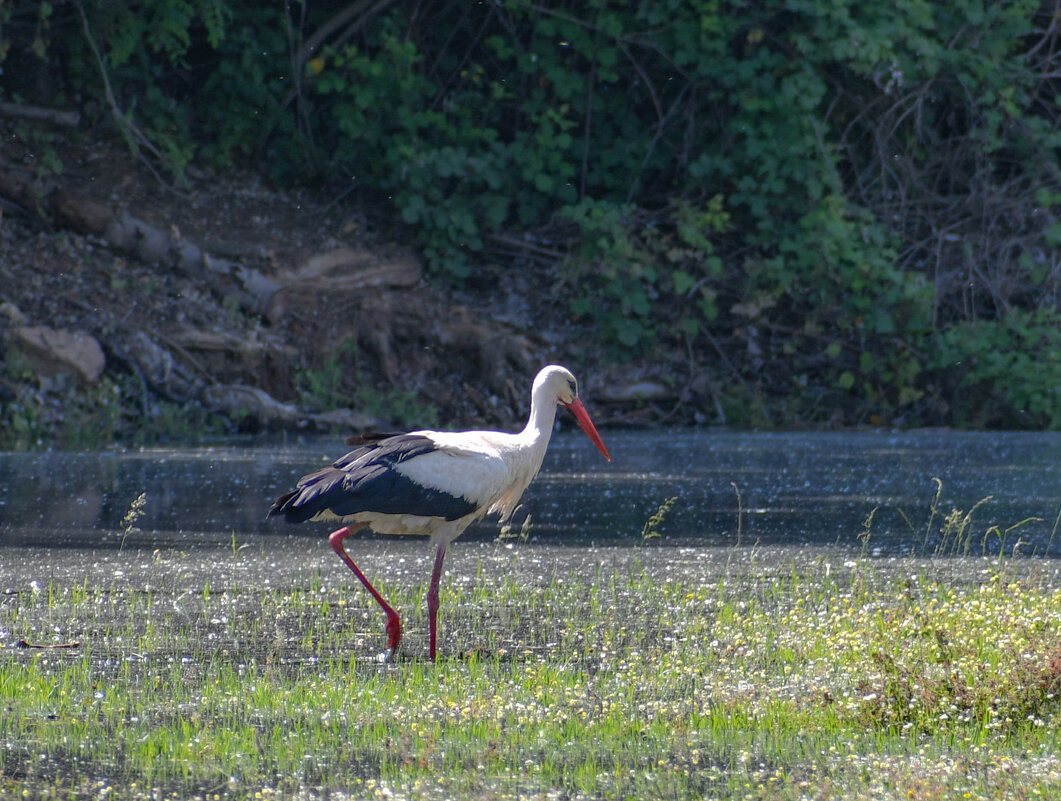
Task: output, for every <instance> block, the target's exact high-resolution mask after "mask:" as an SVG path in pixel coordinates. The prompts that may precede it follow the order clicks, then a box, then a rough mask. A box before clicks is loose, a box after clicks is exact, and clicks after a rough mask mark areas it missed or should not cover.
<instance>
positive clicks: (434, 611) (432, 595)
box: [427, 542, 446, 662]
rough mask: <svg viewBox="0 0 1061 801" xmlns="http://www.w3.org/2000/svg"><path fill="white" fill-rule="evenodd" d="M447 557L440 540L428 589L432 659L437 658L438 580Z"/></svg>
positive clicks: (444, 547) (443, 544) (444, 546)
mask: <svg viewBox="0 0 1061 801" xmlns="http://www.w3.org/2000/svg"><path fill="white" fill-rule="evenodd" d="M445 558H446V543H444V542H440V543H439V545H438V551H436V552H435V569H434V570H432V571H431V586H430V587H428V590H427V615H428V624H429V626H430V627H431V661H432V662H433V661H434V660H435V640H436V636H435V635H436V633H437V631H438V582H439V579H441V578H442V560H443V559H445Z"/></svg>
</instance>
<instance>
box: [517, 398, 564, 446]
mask: <svg viewBox="0 0 1061 801" xmlns="http://www.w3.org/2000/svg"><path fill="white" fill-rule="evenodd" d="M547 394H548V393H545V392H538V393H535V394H534V395H533V396H532V397H531V410H530V417H528V418H527V425H526V426H525V427H524V429H523V431H522V432H520V439H522V440H524V441H526V442H527V443H528V444H533V446H534V447H537V448H541V449H542V451H543V452H544V451H545V449H546V448H547V447H549V438H550V437H551V436H552V434H553V424H554V423H555V422H556V406H557V403H556V398H554V397H544V396H545V395H547Z"/></svg>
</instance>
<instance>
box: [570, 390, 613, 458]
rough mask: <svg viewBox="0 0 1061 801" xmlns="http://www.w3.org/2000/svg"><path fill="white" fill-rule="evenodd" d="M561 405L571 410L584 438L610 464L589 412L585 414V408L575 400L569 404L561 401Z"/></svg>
mask: <svg viewBox="0 0 1061 801" xmlns="http://www.w3.org/2000/svg"><path fill="white" fill-rule="evenodd" d="M561 404H562V405H563V406H566V407H567V408H568V409H570V410H571V413H572V414H573V415H574V416H575V419H576V420H578V424H579V425H580V426H582V430H583V431H585V432H586V436H587V437H589V438H590V440H591V441H592V442H593V444H594V445H596V446H597V450H599V451H600V452H601V453H603V454H604V458H605V459H607V460H608V461H609V462H610V461H611V460H612V457H611V456H609V455H608V449H607V448H605V447H604V440H602V439H601V438H600V434H598V433H597V429H596V427H595V426H594V425H593V421H592V420H590V419H589V412H587V411H586V407H585V406H583V405H582V401H580V400H579V399H578V398H575V399H574V400H573V401H571V403H563V401H561Z"/></svg>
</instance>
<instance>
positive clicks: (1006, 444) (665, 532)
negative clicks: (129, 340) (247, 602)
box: [0, 430, 1061, 556]
mask: <svg viewBox="0 0 1061 801" xmlns="http://www.w3.org/2000/svg"><path fill="white" fill-rule="evenodd" d="M604 439H605V441H606V442H607V444H608V447H609V450H610V451H611V454H612V461H611V462H610V463H609V462H605V461H604V460H603V459H602V458H601V457H600V454H599V453H598V452H597V451H596V449H595V448H593V446H592V445H591V444H590V443H589V442H588V440H586V439H585V437H584V436H582V434H581V433H580V432H572V431H563V432H561V433H559V434H558V435H557V436H556V437H554V440H553V443H552V445H551V446H550V450H549V453H548V455H547V457H546V460H545V463H544V465H543V468H542V472H541V474H540V475H539V477H538V479H537V480H536V481H535V483H534V484H532V485H531V487H530V489H529V490H528V491H527V493H526V495H525V496H524V499H523V506H522V508H521V509H520V510H519V511H518V512H517V514H516V517H515V526H514V528H515V529H517V530H518V529H519V528H520V524H521V523H522V521H523V520H524V519H525V517H526V516H527V515H529V516H530V527H529V535H530V537H531V539H532V540H536V541H539V542H543V543H550V544H562V543H572V544H586V543H598V544H612V545H622V544H634V543H637V542H639V541H640V539H641V533H642V528H643V526H644V524H645V522H646V521H647V519H648V518H649V517H650V516H651V515H652V514H653V513H654V512H655V511H656V510H657V509H658V508H659V506H660V504H661V503H663V502H664V501H665V500H666V499H668V498H672V497H674V498H676V500H675V502H674V504H673V506H672V508H671V510H670V512H669V513H668V514H667V515H666V517H665V518H664V520H663V522H662V524H661V526H660V527H659V531H660V534H661V537H660V538H659V539H654V540H653V542H652V544H654V545H664V546H666V545H682V546H688V545H704V546H716V545H729V544H737V542H738V541H739V542H740V544H746V545H751V544H754V543H760V544H763V545H767V544H769V545H780V546H809V545H817V546H824V545H835V544H837V543H839V544H841V545H848V546H852V547H859V548H861V547H862V540H860V539H859V537H860V535H864V534H865V533H866V532H867V530H868V532H869V539H868V543H867V547H868V548H869V549H870V551H871V552H874V553H908V552H912V551H915V550H917V549H919V548H922V547H924V544H925V541H926V538H927V540H928V544H929V548H931V547H932V546H933V537H934V536H937V535H938V531H939V529H940V522H941V517H940V516H941V515H946V514H947V513H948V512H950V511H951V510H952V509H955V508H957V509H959V510H961V511H962V512H968V511H969V510H970V509H972V508H973V507H974V506H975V505H976V504H978V503H980V502H981V501H982V503H981V505H980V506H978V507H977V508H976V510H975V512H974V513H973V515H972V517H971V520H970V523H969V526H968V532H969V533H970V534H971V535H972V536H971V538H970V541H971V542H972V543H973V544H974V550H975V552H977V553H979V552H980V550H981V549H982V547H983V546H984V544H986V548H987V550H988V551H993V550H996V549H1001V548H1003V547H1005V548H1006V549H1007V550H1008V549H1010V548H1011V547H1012V545H1013V544H1014V543H1016V542H1017V541H1018V539H1019V540H1020V542H1021V544H1020V546H1019V547H1020V549H1021V550H1022V552H1025V553H1029V552H1037V553H1040V554H1041V553H1046V552H1047V550H1048V547H1049V553H1050V555H1055V556H1056V555H1061V550H1059V545H1058V543H1057V541H1056V540H1057V538H1055V537H1053V536H1052V535H1053V532H1054V528H1055V522H1056V520H1057V517H1058V513H1059V510H1061V481H1059V479H1061V476H1059V467H1058V465H1059V464H1061V435H1058V434H1043V433H967V432H953V431H916V432H903V433H894V432H857V433H850V432H843V433H839V432H838V433H813V434H808V433H747V432H740V433H738V432H720V431H708V430H673V431H648V432H645V431H636V432H635V431H606V432H604ZM346 450H347V448H346V447H345V446H344V445H343V444H342V442H341V441H340V440H339V438H332V437H326V438H314V439H303V440H298V441H289V442H287V443H283V444H276V443H271V444H262V443H260V442H256V443H246V444H228V445H223V446H213V447H190V448H144V449H141V450H136V451H127V452H106V453H66V452H51V453H2V454H0V544H9V545H33V544H42V545H51V546H64V545H80V546H85V545H99V546H105V545H108V544H111V545H117V544H118V542H119V540H120V539H121V537H122V531H121V521H122V518H123V516H124V515H125V513H126V511H127V510H128V508H129V505H130V503H131V502H132V501H133V499H134V498H136V497H137V495H138V494H140V493H141V492H144V493H146V495H147V503H146V506H145V510H144V512H145V513H144V516H143V517H142V518H141V519H140V520H139V521H138V522H137V526H138V528H139V529H140V531H139V532H134V533H132V534H131V535H129V537H128V538H127V541H126V545H131V544H134V543H135V544H137V545H152V544H153V545H155V546H156V547H161V546H165V545H173V544H181V545H186V546H190V545H192V544H194V543H196V542H212V543H216V542H217V541H219V540H224V539H227V538H230V537H238V538H240V539H243V538H244V537H246V536H247V535H252V534H272V535H278V534H281V535H289V534H294V535H308V536H324V535H325V534H327V531H328V526H327V525H326V524H313V523H306V524H302V525H300V526H291V525H289V524H286V523H284V522H282V521H275V520H270V521H266V520H265V519H264V518H265V513H266V511H267V510H268V508H269V504H270V502H271V501H272V499H273V498H274V497H275V496H276V495H278V494H279V493H280V492H283V491H285V490H287V489H289V488H290V487H291V486H293V483H294V482H295V481H296V480H297V479H298V477H299V476H301V475H302V474H304V473H306V472H309V471H310V470H312V469H315V468H317V467H320V466H322V465H325V464H327V463H329V462H330V461H332V460H334V459H335V458H336V457H338V456H340V455H341V454H342V453H344V452H345V451H346ZM935 479H938V480H939V484H940V485H941V486H942V490H941V493H940V502H939V504H938V506H939V514H938V515H937V516H936V518H935V520H934V523H933V525H932V527H931V528H930V527H929V520H930V514H931V512H930V510H931V507H932V503H933V498H934V497H935V495H936V492H937V482H936V481H935ZM985 499H987V500H985ZM871 514H872V519H871V521H870V523H869V525H868V527H867V524H866V521H867V518H868V517H869V516H870V515H871ZM1029 518H1038V519H1036V520H1029ZM1025 521H1027V522H1025ZM1012 526H1017V528H1016V529H1014V530H1013V531H1011V532H1010V533H1009V534H1008V535H1006V536H1005V539H1006V543H1005V545H1004V546H1003V543H1002V541H1001V539H1000V536H999V535H1000V534H1002V533H1003V532H1004V531H1005V530H1006V529H1007V528H1010V527H1012ZM496 535H497V527H496V525H494V524H493V523H492V522H487V523H484V524H481V525H479V526H477V527H475V528H473V529H471V530H469V532H467V533H466V534H465V537H466V538H469V539H480V540H482V539H492V538H494V537H495V536H496Z"/></svg>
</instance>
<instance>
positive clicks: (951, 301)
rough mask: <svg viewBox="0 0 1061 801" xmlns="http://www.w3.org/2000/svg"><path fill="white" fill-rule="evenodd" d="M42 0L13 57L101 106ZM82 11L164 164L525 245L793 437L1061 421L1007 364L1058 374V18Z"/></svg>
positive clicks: (910, 10)
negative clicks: (40, 34)
mask: <svg viewBox="0 0 1061 801" xmlns="http://www.w3.org/2000/svg"><path fill="white" fill-rule="evenodd" d="M25 7H26V6H23V7H20V8H25ZM29 7H31V8H33V10H34V11H35V13H36V14H37V17H38V18H44V17H46V16H47V17H48V20H47V24H48V25H49V26H50V28H49V30H50V31H51V33H52V39H51V40H49V41H52V42H54V44H48V43H45V44H41V45H38V44H37V43H36V41H37V40H35V39H33V37H32V36H31V35H30V34H29V33H28V31H29V30H30V29H31V27H32V26H25V27H24V28H13V27H11V25H10V23H9V24H8V25H7V27H5V30H8V29H11V30H14V31H16V33H17V32H18V31H20V30H23V31H25V32H26V33H24V34H22V35H21V38H18V36H15V34H12V36H13V37H14V38H12V39H11V40H10V41H12V42H14V43H15V44H14V45H13V46H22V47H25V48H32V47H41V48H44V49H45V50H47V49H49V48H51V50H52V51H54V52H56V53H59V52H61V53H64V54H66V55H67V56H68V58H69V64H68V68H67V73H68V75H69V81H70V83H71V85H72V87H73V88H74V89H75V91H79V92H83V93H85V94H91V95H95V96H96V97H97V98H101V99H102V98H104V95H105V90H104V85H103V83H102V81H101V77H100V70H99V67H98V65H97V64H96V63H95V59H94V56H93V53H92V50H91V47H90V45H89V41H90V40H89V37H88V36H86V35H85V33H84V31H82V30H81V27H82V26H81V25H80V23H79V21H78V19H77V15H70V14H67V15H65V16H63V15H58V14H50V13H49V14H48V15H45V14H44V13H43V12H44V11H45V9H46V7H47V8H49V9H50V6H48V5H47V4H45V3H38V4H36V6H33V5H32V4H30V6H29ZM84 7H85V11H86V19H87V22H88V26H87V27H88V30H89V32H90V36H91V37H92V39H91V41H92V42H95V43H97V44H98V45H99V47H100V48H101V50H102V52H103V54H104V62H105V67H106V71H107V72H108V74H109V80H110V83H111V85H112V86H113V87H114V90H115V96H116V98H117V102H118V104H119V105H120V106H121V108H122V109H124V110H125V111H126V113H127V114H128V115H130V117H131V118H132V119H133V120H134V121H135V122H137V123H138V124H140V125H141V126H142V127H143V128H144V130H145V131H147V133H148V136H149V138H150V139H151V140H152V141H154V142H156V143H157V144H159V145H160V149H161V151H162V152H163V153H164V154H165V155H166V157H167V158H168V159H169V161H170V162H171V164H172V165H173V167H174V170H175V171H176V172H179V170H180V167H181V165H183V164H184V163H186V162H187V160H188V159H190V158H192V157H193V156H197V157H200V158H205V159H208V160H209V161H210V162H212V163H213V164H215V165H219V166H224V165H226V164H228V163H231V162H232V161H236V160H248V161H253V162H257V163H264V164H266V165H267V169H268V170H269V171H270V173H271V175H272V177H273V178H274V179H276V180H282V181H292V180H315V179H316V180H329V179H330V180H335V179H339V180H341V181H342V182H343V183H344V184H346V185H348V184H349V183H352V184H353V186H354V187H355V188H356V189H357V190H358V195H357V196H358V197H359V198H360V199H361V200H362V201H363V202H365V203H367V204H371V205H373V206H374V207H376V208H380V209H382V210H384V212H389V213H392V214H394V215H395V216H396V218H398V219H401V220H402V221H403V222H404V223H405V224H407V225H408V226H409V228H410V232H411V235H412V236H414V237H415V238H416V239H417V241H418V243H419V245H420V246H421V248H422V249H423V250H424V252H425V254H426V255H427V257H428V261H429V264H430V266H431V268H432V270H433V271H434V273H435V275H436V276H440V277H443V278H445V279H447V280H450V281H458V282H459V281H461V280H464V279H466V278H467V277H469V276H471V275H472V274H473V273H474V272H476V271H481V270H485V269H490V268H491V267H490V265H492V264H493V263H494V262H496V261H498V259H499V258H501V256H500V255H499V254H501V253H502V251H501V250H500V249H499V247H500V246H499V245H498V242H500V241H504V242H505V243H506V246H507V247H509V248H511V243H512V242H513V241H522V242H526V243H529V244H528V250H527V253H528V254H533V255H532V256H531V255H528V258H527V259H525V261H527V262H536V263H539V264H540V263H541V260H542V259H543V258H546V259H547V260H548V264H547V267H549V268H550V269H553V270H556V271H557V272H559V273H560V275H561V277H562V280H563V281H564V282H565V288H566V290H567V291H566V293H565V294H566V296H567V297H569V298H570V299H571V300H570V308H569V310H570V312H571V314H572V316H573V317H574V318H575V319H577V320H581V321H583V323H584V324H586V325H587V326H592V327H593V331H594V337H593V338H591V339H593V340H594V341H596V342H598V343H599V345H600V347H601V348H602V349H603V350H604V351H606V352H607V353H608V354H609V356H610V358H612V359H623V358H629V357H631V356H633V357H639V356H644V355H645V354H646V353H649V352H652V353H660V354H664V355H665V357H666V358H667V359H669V360H671V361H679V360H683V361H685V362H687V363H688V372H689V373H690V374H693V373H697V372H705V371H706V372H710V373H712V374H715V375H718V376H722V377H724V378H725V380H724V381H719V382H717V383H718V384H719V385H720V387H721V385H725V386H728V387H730V388H732V389H731V391H729V392H730V394H729V397H731V398H733V399H734V401H733V404H732V405H733V406H734V407H747V406H748V403H749V401H754V402H758V403H760V404H765V406H773V407H774V408H775V411H776V412H777V414H778V416H777V417H772V419H773V420H774V421H775V422H797V421H798V422H806V421H812V422H825V421H834V420H838V419H839V420H843V421H845V422H848V423H860V422H889V421H898V422H906V423H912V424H928V423H943V422H952V421H954V420H958V419H960V420H962V421H966V422H974V421H995V422H997V421H1000V420H1003V419H1008V420H1011V421H1013V422H1017V421H1018V420H1021V419H1023V420H1026V421H1027V424H1032V425H1049V426H1055V427H1056V426H1061V415H1059V414H1058V413H1057V411H1056V409H1055V405H1056V404H1055V402H1054V401H1053V400H1052V399H1051V396H1050V395H1049V393H1045V394H1044V392H1043V391H1040V388H1038V387H1037V385H1038V384H1039V377H1043V382H1042V383H1044V384H1045V383H1046V381H1047V379H1046V376H1051V375H1053V373H1052V372H1051V371H1052V368H1048V369H1047V370H1045V371H1040V372H1039V373H1038V374H1037V376H1036V378H1035V379H1034V380H1032V381H1031V382H1030V386H1029V385H1027V384H1026V385H1025V387H1026V388H1022V387H1021V384H1022V380H1023V371H1024V370H1025V369H1026V367H1027V365H1026V364H1025V362H1024V361H1022V358H1021V357H1018V356H1016V355H1010V356H1006V355H1002V354H1000V353H999V352H997V351H998V349H999V348H1001V347H1003V346H1007V345H1013V346H1015V347H1017V346H1019V347H1021V348H1025V349H1026V351H1024V352H1023V353H1024V354H1025V356H1026V357H1027V359H1029V360H1036V363H1038V362H1039V361H1040V360H1043V359H1045V363H1046V364H1047V365H1050V364H1052V363H1053V361H1052V359H1053V356H1052V355H1051V354H1052V349H1053V348H1054V347H1055V338H1054V334H1053V333H1052V329H1051V326H1053V325H1054V320H1055V316H1056V314H1057V313H1058V311H1059V309H1058V303H1059V298H1061V267H1059V265H1061V257H1059V251H1061V222H1059V221H1058V220H1059V214H1061V188H1059V187H1061V172H1059V169H1058V167H1057V163H1058V156H1059V154H1061V125H1059V124H1058V123H1059V121H1061V120H1059V108H1061V107H1059V106H1058V104H1057V103H1056V102H1055V96H1056V94H1057V82H1056V78H1055V77H1054V76H1055V75H1056V69H1055V68H1054V65H1055V63H1056V62H1057V60H1058V57H1059V55H1061V43H1059V41H1058V40H1057V37H1055V36H1054V30H1055V27H1056V26H1055V20H1054V16H1053V8H1052V6H1049V5H1047V4H1041V3H1039V2H1035V1H1034V0H1016V1H1015V2H1012V3H1005V4H985V3H983V2H982V0H957V2H955V3H950V4H939V3H934V2H930V0H898V2H896V3H890V4H879V3H878V4H873V3H870V4H866V3H859V2H855V0H788V2H777V1H776V0H769V2H763V3H757V4H751V5H748V4H744V5H731V4H719V3H702V2H696V1H695V0H659V2H655V3H643V4H633V5H629V4H627V5H623V4H614V3H608V2H606V0H566V2H564V3H561V4H558V5H557V4H553V5H551V6H547V7H546V6H541V5H540V4H539V5H534V4H526V3H522V2H515V0H504V1H503V2H499V3H490V4H471V5H469V4H463V3H454V2H443V3H440V4H436V5H433V6H430V7H421V6H416V7H406V6H404V5H387V4H376V5H375V6H373V7H372V8H371V9H369V10H364V9H362V8H361V7H360V6H358V5H356V4H350V3H348V2H345V0H334V2H324V3H314V4H292V5H289V6H284V7H281V6H274V5H268V4H267V5H265V6H260V5H250V4H247V3H245V2H242V0H192V1H186V0H140V2H138V3H135V4H133V5H131V6H130V5H121V4H118V5H115V4H108V3H86V4H85V6H84ZM5 8H6V10H5ZM358 12H360V13H358ZM19 13H24V12H19ZM3 14H7V15H9V16H10V15H13V14H15V12H13V11H11V10H10V8H9V7H4V6H0V15H3ZM27 18H28V17H27ZM36 29H37V30H40V29H41V25H40V24H38V25H37V26H36ZM0 47H2V45H0ZM0 52H2V51H0ZM105 102H106V101H105ZM513 234H519V235H520V237H522V238H519V237H517V236H514V235H513ZM539 244H541V246H539ZM532 245H533V246H534V249H533V251H532V249H531V246H532ZM542 254H548V255H545V256H543V255H542ZM510 257H511V251H510V250H509V251H508V252H507V253H506V255H505V258H510ZM493 269H497V268H496V267H493ZM974 359H975V361H976V363H975V367H974V368H972V369H970V368H969V367H968V364H969V363H970V362H971V361H972V360H974ZM959 362H961V363H962V364H964V365H965V366H964V367H956V366H955V365H958V364H959ZM956 383H957V385H959V386H965V387H966V388H967V389H969V392H968V393H967V397H965V398H964V399H963V400H961V401H960V402H959V401H958V400H957V399H956V398H955V397H954V396H953V393H951V394H948V390H947V387H953V386H955V385H956ZM989 384H991V385H994V388H993V389H992V390H991V392H989V393H987V392H985V391H984V388H985V387H986V386H988V385H989ZM999 386H1004V387H1007V388H1006V389H1004V390H1002V389H999V388H998V387H999ZM1032 386H1035V387H1036V388H1035V389H1034V390H1033V389H1032V388H1031V387H1032ZM976 388H978V389H976ZM718 393H719V394H718V397H717V398H716V401H717V402H719V403H721V405H723V406H724V405H725V402H726V398H725V397H723V396H725V395H726V394H727V390H726V389H725V387H721V388H720V389H719V390H718ZM973 396H978V397H982V398H985V399H986V400H985V401H984V404H983V405H982V406H980V405H979V404H978V403H973V402H972V400H970V399H971V398H972V397H973ZM996 403H1000V404H1003V405H1004V406H1005V407H1006V408H1007V409H1011V410H1017V411H1016V412H1014V413H1011V412H1007V411H1005V409H1003V408H1001V407H996V406H994V405H993V404H996ZM970 404H971V405H970ZM765 406H764V408H765ZM1019 410H1023V412H1021V411H1019ZM1025 413H1026V414H1025ZM1014 414H1016V417H1014ZM1022 415H1023V416H1022Z"/></svg>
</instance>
